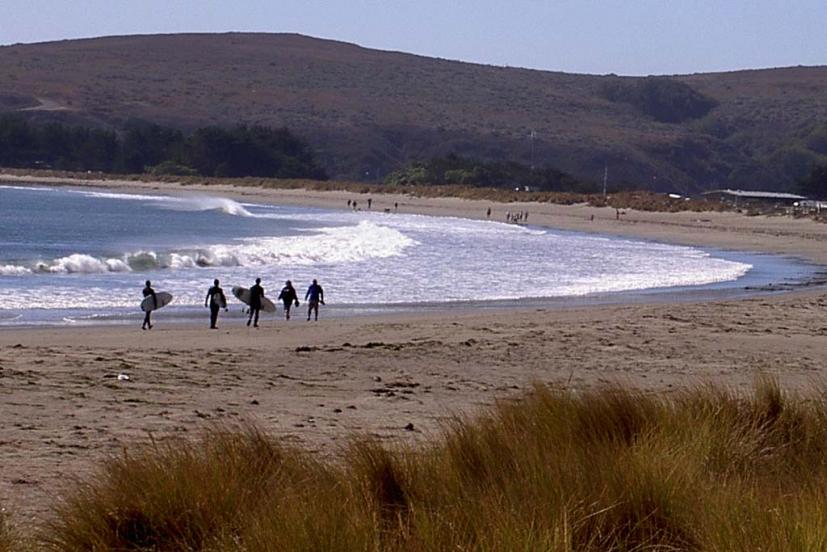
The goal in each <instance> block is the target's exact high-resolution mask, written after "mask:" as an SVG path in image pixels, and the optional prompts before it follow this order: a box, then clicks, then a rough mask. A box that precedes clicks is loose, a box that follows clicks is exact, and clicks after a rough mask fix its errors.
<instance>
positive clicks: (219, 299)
mask: <svg viewBox="0 0 827 552" xmlns="http://www.w3.org/2000/svg"><path fill="white" fill-rule="evenodd" d="M213 297H214V298H215V304H216V305H218V308H220V309H226V308H227V301H226V297H224V294H223V293H216V294H215V295H214V296H213Z"/></svg>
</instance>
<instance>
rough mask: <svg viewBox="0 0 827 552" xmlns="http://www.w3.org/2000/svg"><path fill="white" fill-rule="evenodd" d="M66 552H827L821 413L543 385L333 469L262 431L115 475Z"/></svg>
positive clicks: (364, 442) (88, 506) (66, 513)
mask: <svg viewBox="0 0 827 552" xmlns="http://www.w3.org/2000/svg"><path fill="white" fill-rule="evenodd" d="M41 541H42V543H43V545H44V546H47V547H50V548H53V549H59V550H108V549H136V548H137V549H147V550H253V551H258V550H261V551H264V550H332V551H336V550H343V551H344V550H405V551H407V550H492V551H493V550H561V551H563V550H595V551H597V550H745V551H746V550H824V549H827V403H825V400H824V398H823V395H822V394H817V395H815V396H814V398H810V399H807V400H805V399H803V398H799V397H795V396H788V395H786V394H785V393H783V392H782V391H781V390H780V389H779V388H778V386H777V385H776V384H775V383H773V382H762V383H760V384H758V385H757V386H756V389H755V392H754V393H753V394H752V395H751V396H749V397H743V396H740V395H737V394H734V393H731V392H729V391H727V390H725V389H721V388H713V387H705V388H698V389H693V390H688V391H685V392H683V393H679V394H675V395H670V396H660V395H651V394H641V393H638V392H635V391H630V390H625V389H621V388H608V389H602V390H595V391H589V392H583V393H574V392H567V391H559V390H552V389H549V388H546V387H542V386H538V387H536V388H535V389H534V391H533V392H531V393H530V394H528V395H527V396H525V397H524V398H522V399H521V400H518V401H514V402H510V401H509V402H502V403H500V404H498V405H497V406H496V407H495V408H493V409H492V410H491V411H490V412H489V413H487V414H484V415H482V416H480V417H478V418H476V419H455V420H453V421H451V422H450V423H448V424H447V425H446V427H445V429H444V431H443V433H442V435H441V436H439V437H438V438H436V439H434V441H433V442H432V443H431V444H430V445H426V446H419V447H417V448H408V447H394V446H388V445H384V444H382V443H379V442H377V441H375V440H371V439H357V440H356V441H355V442H354V443H353V444H352V445H351V446H350V448H349V449H348V450H347V451H346V453H345V454H344V455H343V456H342V458H341V459H340V460H339V461H336V462H322V461H320V460H318V459H314V458H313V457H312V456H310V455H309V454H307V453H304V452H302V451H300V450H296V449H291V448H286V447H283V446H280V445H278V444H277V443H276V442H274V441H273V440H272V439H270V438H268V437H266V436H265V435H263V434H262V433H260V432H259V431H257V430H256V429H254V428H250V427H247V428H242V429H240V430H226V429H218V430H213V431H210V432H208V433H207V434H206V435H205V436H204V437H203V438H202V439H201V440H200V441H198V442H170V443H165V444H156V445H153V446H151V447H148V448H146V449H144V450H141V451H138V452H131V453H129V454H125V455H123V456H121V457H119V458H116V459H113V460H111V461H110V462H108V463H107V464H105V466H104V467H103V471H102V473H101V475H100V476H99V477H97V478H95V479H92V480H90V481H89V482H88V483H87V484H84V485H81V486H79V487H78V488H77V489H76V490H75V492H74V493H73V494H71V495H70V496H69V498H68V499H67V500H66V502H65V503H64V504H62V505H61V506H60V507H58V508H57V510H56V517H55V521H54V522H52V523H51V524H50V525H49V526H48V527H47V528H45V529H44V531H43V534H42V536H41Z"/></svg>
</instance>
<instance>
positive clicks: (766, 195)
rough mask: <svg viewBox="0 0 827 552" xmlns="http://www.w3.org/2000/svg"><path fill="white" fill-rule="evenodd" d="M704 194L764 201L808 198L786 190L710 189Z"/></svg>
mask: <svg viewBox="0 0 827 552" xmlns="http://www.w3.org/2000/svg"><path fill="white" fill-rule="evenodd" d="M703 195H720V196H728V197H731V198H732V199H736V198H743V199H754V200H759V201H761V200H763V201H801V200H803V199H807V198H806V197H804V196H802V195H798V194H790V193H786V192H761V191H751V190H730V189H726V190H709V191H708V192H704V193H703Z"/></svg>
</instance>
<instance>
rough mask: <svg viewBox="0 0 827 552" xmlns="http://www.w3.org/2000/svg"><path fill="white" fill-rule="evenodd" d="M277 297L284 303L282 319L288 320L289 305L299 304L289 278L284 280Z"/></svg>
mask: <svg viewBox="0 0 827 552" xmlns="http://www.w3.org/2000/svg"><path fill="white" fill-rule="evenodd" d="M279 299H281V301H282V303H284V319H285V320H290V307H292V306H293V303H295V304H296V306H297V307H298V306H299V298H298V296H297V295H296V289H295V288H294V287H293V283H292V282H291V281H290V280H287V281H286V282H284V287H283V288H281V293H279Z"/></svg>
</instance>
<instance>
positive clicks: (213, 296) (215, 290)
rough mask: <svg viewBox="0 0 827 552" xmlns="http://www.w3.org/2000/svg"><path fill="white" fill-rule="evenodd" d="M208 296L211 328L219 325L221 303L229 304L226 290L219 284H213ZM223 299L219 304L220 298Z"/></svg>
mask: <svg viewBox="0 0 827 552" xmlns="http://www.w3.org/2000/svg"><path fill="white" fill-rule="evenodd" d="M207 298H208V299H209V300H210V328H211V329H215V328H217V327H218V326H216V324H218V311H220V310H221V304H224V305H226V304H227V298H226V297H225V296H224V290H223V289H221V288H220V287H218V286H213V287H211V288H210V289H209V290H207ZM219 298H220V299H221V304H219V301H218V299H219Z"/></svg>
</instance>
